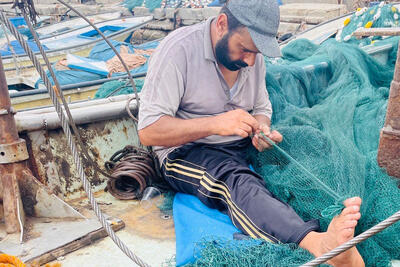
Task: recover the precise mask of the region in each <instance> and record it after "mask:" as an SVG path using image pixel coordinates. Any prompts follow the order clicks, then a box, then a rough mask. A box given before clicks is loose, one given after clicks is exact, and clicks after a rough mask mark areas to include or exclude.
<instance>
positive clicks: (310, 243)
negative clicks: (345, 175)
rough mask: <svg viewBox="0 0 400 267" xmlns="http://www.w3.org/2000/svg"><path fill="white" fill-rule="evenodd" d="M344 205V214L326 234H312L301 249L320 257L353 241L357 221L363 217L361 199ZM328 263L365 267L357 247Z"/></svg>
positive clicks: (330, 225)
mask: <svg viewBox="0 0 400 267" xmlns="http://www.w3.org/2000/svg"><path fill="white" fill-rule="evenodd" d="M344 205H345V208H344V209H343V211H342V213H341V214H340V215H338V216H336V217H335V218H333V219H332V221H331V223H330V224H329V227H328V230H327V231H326V232H325V233H317V232H310V233H309V234H308V235H307V236H306V237H304V239H303V240H302V241H301V242H300V244H299V245H300V247H303V248H305V249H307V250H308V251H310V252H311V253H312V254H314V255H315V256H316V257H319V256H321V255H323V254H324V253H326V252H329V251H331V250H332V249H334V248H336V247H337V246H339V245H341V244H343V243H345V242H347V241H349V240H350V239H352V238H353V237H354V229H355V227H356V225H357V221H358V220H359V219H360V217H361V214H360V212H359V211H360V205H361V199H360V198H358V197H356V198H351V199H347V200H346V201H345V202H344ZM328 263H329V264H331V265H333V266H364V261H363V259H362V258H361V255H360V253H359V252H358V251H357V248H356V247H353V248H351V249H349V250H347V251H345V252H343V253H342V254H340V255H338V256H336V257H334V258H333V259H331V260H330V261H328Z"/></svg>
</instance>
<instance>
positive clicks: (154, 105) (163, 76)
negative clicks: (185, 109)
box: [138, 55, 184, 130]
mask: <svg viewBox="0 0 400 267" xmlns="http://www.w3.org/2000/svg"><path fill="white" fill-rule="evenodd" d="M178 57H179V55H178ZM176 59H177V56H172V55H163V56H160V55H155V57H154V58H153V59H152V60H151V61H150V66H149V73H148V75H147V77H146V80H145V83H144V86H143V90H142V93H141V95H140V108H139V123H138V130H141V129H143V128H146V127H147V126H149V125H151V124H153V123H155V122H156V121H157V120H159V119H160V118H161V117H162V116H165V115H168V116H172V117H174V116H175V114H176V112H177V110H178V108H179V104H180V102H181V98H182V96H183V94H184V77H183V75H182V72H181V70H180V68H179V67H178V62H179V61H177V60H176Z"/></svg>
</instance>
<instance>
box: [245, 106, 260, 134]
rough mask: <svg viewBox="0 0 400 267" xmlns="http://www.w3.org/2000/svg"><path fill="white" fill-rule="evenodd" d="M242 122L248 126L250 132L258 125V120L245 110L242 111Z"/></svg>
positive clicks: (254, 130) (257, 127)
mask: <svg viewBox="0 0 400 267" xmlns="http://www.w3.org/2000/svg"><path fill="white" fill-rule="evenodd" d="M242 122H243V123H245V124H247V125H248V126H250V127H251V129H252V132H256V131H257V130H258V129H259V127H260V124H259V123H258V121H257V120H256V119H255V118H254V117H253V116H252V115H250V114H249V113H248V112H246V111H243V117H242Z"/></svg>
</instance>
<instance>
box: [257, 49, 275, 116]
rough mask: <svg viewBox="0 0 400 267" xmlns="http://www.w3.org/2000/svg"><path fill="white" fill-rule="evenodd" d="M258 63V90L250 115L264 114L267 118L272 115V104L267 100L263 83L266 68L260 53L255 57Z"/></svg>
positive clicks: (267, 96)
mask: <svg viewBox="0 0 400 267" xmlns="http://www.w3.org/2000/svg"><path fill="white" fill-rule="evenodd" d="M257 60H258V63H259V64H260V75H258V77H257V79H258V91H257V94H256V96H257V97H256V102H255V105H254V109H253V112H252V115H253V116H254V115H265V116H267V117H268V118H269V119H271V117H272V105H271V102H270V100H269V95H268V91H267V87H266V85H265V75H266V68H265V62H264V57H263V56H262V55H260V56H259V58H258V59H257Z"/></svg>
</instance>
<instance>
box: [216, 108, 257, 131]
mask: <svg viewBox="0 0 400 267" xmlns="http://www.w3.org/2000/svg"><path fill="white" fill-rule="evenodd" d="M213 124H214V125H213V128H214V132H215V134H218V135H222V136H227V135H239V136H241V137H243V138H245V137H248V136H250V135H252V134H253V133H254V132H255V131H256V130H257V129H258V128H259V123H258V121H257V120H256V119H255V118H254V117H253V116H252V115H250V114H249V113H248V112H247V111H244V110H242V109H235V110H232V111H228V112H225V113H223V114H221V115H218V116H215V117H214V122H213Z"/></svg>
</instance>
